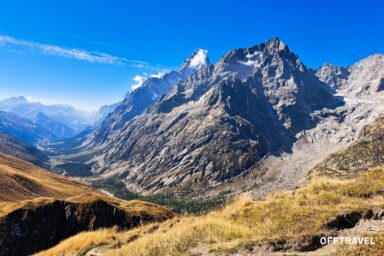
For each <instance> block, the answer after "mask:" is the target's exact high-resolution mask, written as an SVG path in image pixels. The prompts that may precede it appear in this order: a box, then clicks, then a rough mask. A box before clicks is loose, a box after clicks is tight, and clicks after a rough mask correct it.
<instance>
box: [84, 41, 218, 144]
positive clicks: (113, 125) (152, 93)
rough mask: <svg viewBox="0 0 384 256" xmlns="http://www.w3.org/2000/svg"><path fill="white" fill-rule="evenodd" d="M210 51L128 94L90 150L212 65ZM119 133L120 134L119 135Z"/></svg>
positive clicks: (92, 139)
mask: <svg viewBox="0 0 384 256" xmlns="http://www.w3.org/2000/svg"><path fill="white" fill-rule="evenodd" d="M209 63H210V62H209V59H208V56H207V51H205V50H202V49H199V50H197V51H195V52H194V53H193V54H192V55H191V56H190V57H189V58H188V59H187V60H186V61H185V62H184V63H183V65H182V66H181V67H180V68H179V70H178V71H172V72H170V73H167V74H165V75H163V76H161V77H150V78H149V79H147V80H146V81H144V83H143V84H142V85H141V86H140V87H139V88H137V89H136V90H134V91H133V92H131V93H129V94H128V95H127V96H126V97H125V99H124V100H123V101H122V102H121V103H119V104H118V105H117V106H115V109H114V111H113V112H112V113H110V114H109V115H108V116H107V117H106V119H105V120H104V121H103V122H102V124H101V125H100V126H99V127H98V128H97V129H96V131H95V132H94V133H93V134H92V135H91V136H90V137H89V138H88V143H89V145H88V148H89V147H94V146H96V145H99V144H101V143H103V142H105V141H106V140H108V139H109V138H111V137H112V136H114V135H115V132H116V131H119V130H120V129H121V128H123V127H124V125H125V124H126V123H127V122H128V121H130V120H131V119H133V118H134V117H136V116H137V115H139V114H141V113H142V112H143V110H144V109H146V108H147V107H148V106H150V105H151V104H152V103H154V102H155V101H156V100H158V99H159V98H160V97H161V96H162V95H163V94H164V93H166V92H167V91H168V90H169V89H170V88H171V87H172V86H174V85H175V84H176V83H178V82H180V81H182V80H185V79H186V78H187V77H188V76H190V75H191V74H192V73H193V71H194V70H196V69H200V68H202V67H204V66H206V65H209ZM117 133H118V132H117Z"/></svg>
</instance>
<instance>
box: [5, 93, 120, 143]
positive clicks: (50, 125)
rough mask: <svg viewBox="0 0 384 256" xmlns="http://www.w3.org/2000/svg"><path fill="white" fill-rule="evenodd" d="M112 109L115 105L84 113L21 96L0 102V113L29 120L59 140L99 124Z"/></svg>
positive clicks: (66, 106)
mask: <svg viewBox="0 0 384 256" xmlns="http://www.w3.org/2000/svg"><path fill="white" fill-rule="evenodd" d="M114 107H115V104H112V105H106V106H102V107H100V109H99V110H98V111H94V112H86V111H82V110H78V109H75V108H73V107H72V106H69V105H44V104H42V103H40V102H31V101H29V100H27V99H26V98H25V97H23V96H20V97H13V98H8V99H5V100H2V101H0V111H4V112H10V113H13V114H16V115H18V116H20V117H23V118H26V119H29V120H31V121H32V122H34V123H35V124H36V125H39V126H40V127H42V128H44V129H45V130H47V131H49V132H50V133H52V134H53V135H55V137H56V138H59V139H63V138H69V137H72V136H74V135H75V134H77V133H79V132H81V131H82V130H84V129H86V128H87V127H94V126H96V125H98V124H100V123H101V122H102V120H103V119H104V118H105V117H106V116H107V115H108V114H109V113H110V112H111V111H112V110H113V109H114Z"/></svg>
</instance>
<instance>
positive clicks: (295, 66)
mask: <svg viewBox="0 0 384 256" xmlns="http://www.w3.org/2000/svg"><path fill="white" fill-rule="evenodd" d="M187 66H188V65H187ZM182 68H184V65H183V66H182ZM190 73H192V75H190V76H189V77H188V78H186V79H185V80H184V81H180V82H178V83H176V85H175V86H173V87H172V88H171V89H170V90H169V91H168V92H167V93H166V94H165V95H164V96H162V97H161V98H158V100H157V101H155V102H154V103H153V104H152V105H151V106H150V107H149V108H147V109H146V110H145V111H144V112H143V113H142V114H140V113H139V112H140V111H137V112H135V113H134V115H132V114H133V113H132V111H131V110H132V108H131V107H128V106H127V105H122V106H121V107H118V108H117V110H118V111H115V112H114V113H113V114H112V115H113V116H114V118H113V122H110V123H108V122H104V123H103V125H104V126H105V127H103V125H102V126H101V127H100V129H104V130H116V132H115V136H109V137H108V136H102V138H101V139H100V140H99V141H101V142H103V145H102V153H101V154H100V155H98V156H96V157H95V158H94V161H95V162H94V169H93V170H94V171H95V172H100V173H105V175H106V176H108V177H110V176H111V175H113V174H114V173H116V174H117V175H118V177H119V178H120V179H122V180H123V182H124V183H125V184H126V186H127V188H128V189H131V190H133V191H136V192H142V193H147V192H156V191H160V190H166V189H169V188H182V187H189V186H196V185H198V184H211V185H213V184H220V183H222V182H224V181H226V180H229V179H231V178H234V177H236V176H238V175H239V174H241V173H243V172H245V171H246V170H248V169H249V168H251V167H252V166H253V165H255V164H256V163H258V162H259V161H260V160H262V159H263V158H264V157H266V156H267V155H269V154H273V155H274V154H275V155H279V154H282V153H283V152H285V153H290V152H291V147H292V145H293V143H294V142H295V141H296V138H295V134H296V133H298V132H300V131H302V130H306V129H311V128H313V127H315V126H316V124H317V122H318V120H317V119H314V118H313V116H312V113H313V112H314V111H318V110H322V109H324V108H330V109H332V108H336V107H337V106H339V105H342V104H343V102H342V101H340V100H339V99H338V98H337V97H334V96H333V95H332V93H331V91H330V90H329V88H328V87H327V85H326V84H324V83H322V82H320V81H319V80H318V79H317V78H316V77H315V76H314V75H313V73H312V71H311V70H309V69H307V68H306V67H305V66H304V65H303V64H302V62H301V61H300V60H299V59H298V57H297V56H296V55H295V54H294V53H293V52H292V51H291V50H290V49H289V48H288V47H287V46H286V45H285V44H284V43H282V42H281V41H280V40H279V39H277V38H275V39H271V40H269V41H268V42H266V43H263V44H260V45H257V46H254V47H251V48H244V49H236V50H232V51H230V52H229V53H228V54H226V55H224V56H223V57H222V58H221V59H220V60H219V61H218V62H217V63H216V64H215V65H210V64H206V65H202V66H201V67H200V69H198V70H196V71H193V72H190ZM171 74H174V73H171ZM148 83H151V81H149V82H148ZM148 87H149V86H148ZM144 88H147V86H146V87H144ZM144 88H143V90H144ZM168 88H169V87H168ZM145 95H148V94H145ZM138 99H141V98H140V97H138ZM153 101H154V100H153ZM139 102H143V100H141V101H139ZM147 103H148V104H150V103H151V101H148V102H147ZM144 107H145V106H142V107H141V108H140V110H141V109H142V108H144ZM139 114H140V115H139ZM112 115H110V117H111V116H112ZM133 116H135V118H134V119H132V118H133ZM108 120H112V119H111V118H110V119H108V118H107V120H106V121H108ZM129 120H130V121H129ZM119 121H121V122H119ZM102 176H103V174H101V177H102Z"/></svg>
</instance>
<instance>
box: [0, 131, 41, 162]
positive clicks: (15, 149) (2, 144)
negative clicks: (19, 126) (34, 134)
mask: <svg viewBox="0 0 384 256" xmlns="http://www.w3.org/2000/svg"><path fill="white" fill-rule="evenodd" d="M0 152H1V153H3V154H7V155H11V156H14V157H17V158H19V159H23V160H25V161H28V162H30V163H33V164H34V165H37V166H40V167H43V168H47V167H48V164H47V162H48V157H47V156H46V155H45V154H44V153H43V152H41V151H40V150H39V149H37V148H36V147H34V146H31V145H27V144H25V143H23V142H21V141H19V140H17V139H15V138H13V137H12V136H10V135H8V134H6V133H3V132H0Z"/></svg>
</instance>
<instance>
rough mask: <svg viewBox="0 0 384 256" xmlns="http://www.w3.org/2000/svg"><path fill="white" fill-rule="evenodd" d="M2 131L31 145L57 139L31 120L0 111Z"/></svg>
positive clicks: (0, 129) (0, 128)
mask: <svg viewBox="0 0 384 256" xmlns="http://www.w3.org/2000/svg"><path fill="white" fill-rule="evenodd" d="M0 131H2V132H4V133H7V134H9V135H11V136H12V137H15V138H16V139H18V140H20V141H22V142H24V143H26V144H31V145H35V144H38V143H41V142H45V141H50V140H53V139H55V138H56V136H55V135H53V134H52V133H51V132H49V131H48V130H46V129H44V128H43V127H40V126H39V125H37V124H35V123H33V122H32V121H30V120H29V119H26V118H23V117H20V116H18V115H15V114H13V113H9V112H3V111H0Z"/></svg>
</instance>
